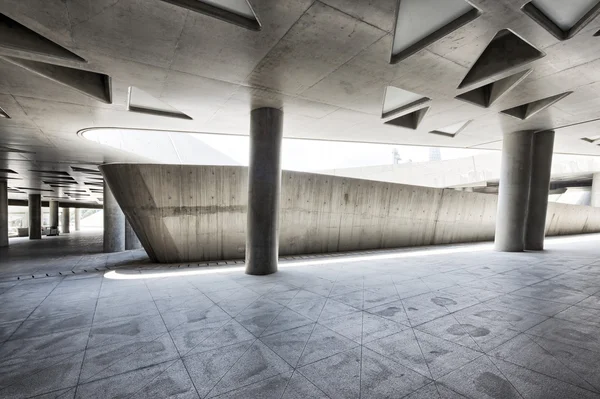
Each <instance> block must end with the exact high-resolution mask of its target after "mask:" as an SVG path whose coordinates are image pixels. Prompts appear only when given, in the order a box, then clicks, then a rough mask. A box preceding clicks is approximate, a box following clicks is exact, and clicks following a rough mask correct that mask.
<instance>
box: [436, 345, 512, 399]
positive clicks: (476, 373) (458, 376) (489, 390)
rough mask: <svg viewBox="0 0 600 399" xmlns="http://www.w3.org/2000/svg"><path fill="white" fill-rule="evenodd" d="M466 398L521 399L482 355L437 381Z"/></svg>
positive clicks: (507, 381)
mask: <svg viewBox="0 0 600 399" xmlns="http://www.w3.org/2000/svg"><path fill="white" fill-rule="evenodd" d="M437 383H438V385H439V386H441V387H445V388H448V389H450V390H452V391H455V392H457V393H459V394H461V395H463V396H465V397H467V398H473V399H478V398H484V399H487V398H490V399H492V398H493V399H500V398H502V399H522V398H523V397H522V396H521V394H520V393H519V392H518V391H517V390H516V389H515V387H514V386H513V384H512V383H511V382H510V381H509V380H508V379H507V378H506V377H505V376H504V375H503V374H502V372H501V371H500V370H499V369H498V368H497V367H496V365H494V363H492V361H491V360H490V359H488V358H487V356H485V355H483V356H481V357H479V358H477V359H475V360H474V361H472V362H471V363H469V364H467V365H466V366H464V367H461V368H459V369H458V370H455V371H453V372H452V373H450V374H447V375H445V376H444V377H442V378H440V379H439V380H438V381H437Z"/></svg>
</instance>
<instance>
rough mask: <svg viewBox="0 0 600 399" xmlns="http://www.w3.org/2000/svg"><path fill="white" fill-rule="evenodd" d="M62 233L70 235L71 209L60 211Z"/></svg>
mask: <svg viewBox="0 0 600 399" xmlns="http://www.w3.org/2000/svg"><path fill="white" fill-rule="evenodd" d="M62 232H63V233H70V232H71V209H70V208H63V211H62Z"/></svg>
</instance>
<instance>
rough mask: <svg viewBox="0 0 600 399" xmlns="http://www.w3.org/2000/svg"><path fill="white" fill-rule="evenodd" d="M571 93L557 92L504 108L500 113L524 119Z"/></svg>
mask: <svg viewBox="0 0 600 399" xmlns="http://www.w3.org/2000/svg"><path fill="white" fill-rule="evenodd" d="M571 93H572V92H571V91H569V92H566V93H562V94H557V95H555V96H551V97H547V98H543V99H541V100H537V101H533V102H530V103H527V104H522V105H518V106H516V107H513V108H509V109H506V110H504V111H502V113H503V114H506V115H509V116H512V117H515V118H518V119H521V120H526V119H529V118H531V117H533V116H534V115H536V114H538V113H540V112H542V111H543V110H545V109H547V108H549V107H551V106H552V105H554V104H556V103H557V102H559V101H560V100H562V99H563V98H565V97H567V96H568V95H570V94H571Z"/></svg>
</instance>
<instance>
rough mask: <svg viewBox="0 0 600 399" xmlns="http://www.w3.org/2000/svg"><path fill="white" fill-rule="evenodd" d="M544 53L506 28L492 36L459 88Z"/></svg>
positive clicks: (524, 62) (536, 57)
mask: <svg viewBox="0 0 600 399" xmlns="http://www.w3.org/2000/svg"><path fill="white" fill-rule="evenodd" d="M544 56H545V54H544V53H543V52H541V51H540V50H538V49H537V48H535V47H533V46H532V45H531V44H529V43H527V42H526V41H525V40H523V39H521V38H520V37H519V36H517V35H516V34H515V33H513V32H512V31H510V30H508V29H503V30H501V31H500V32H498V33H497V34H496V36H494V38H493V39H492V41H491V42H490V43H489V44H488V46H487V47H486V48H485V50H483V53H481V55H480V56H479V58H478V59H477V61H475V63H474V64H473V66H472V67H471V69H470V70H469V72H468V73H467V75H466V76H465V78H464V79H463V81H462V82H461V83H460V85H459V86H458V88H459V89H463V88H466V87H468V86H471V85H474V84H476V83H479V82H481V81H483V80H486V79H489V78H491V77H493V76H495V75H498V74H501V73H504V72H507V71H509V70H511V69H514V68H518V67H520V66H523V65H526V64H529V63H531V62H533V61H535V60H537V59H540V58H542V57H544Z"/></svg>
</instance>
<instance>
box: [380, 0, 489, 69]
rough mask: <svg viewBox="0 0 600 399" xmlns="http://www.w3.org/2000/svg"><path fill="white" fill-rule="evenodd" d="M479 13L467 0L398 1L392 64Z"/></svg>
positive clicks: (467, 21)
mask: <svg viewBox="0 0 600 399" xmlns="http://www.w3.org/2000/svg"><path fill="white" fill-rule="evenodd" d="M480 14H481V13H480V11H479V10H478V9H476V8H475V7H473V6H472V5H471V4H469V3H468V2H467V1H465V0H443V1H439V0H401V1H398V12H397V20H396V27H395V30H394V42H393V48H392V57H391V63H392V64H395V63H398V62H400V61H402V60H403V59H405V58H407V57H409V56H411V55H412V54H414V53H416V52H417V51H420V50H422V49H424V48H425V47H427V46H429V45H430V44H432V43H434V42H436V41H437V40H439V39H441V38H443V37H444V36H446V35H448V34H450V33H452V32H453V31H455V30H456V29H458V28H460V27H461V26H463V25H465V24H467V23H469V22H471V21H473V20H474V19H476V18H477V17H478V16H479V15H480Z"/></svg>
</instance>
